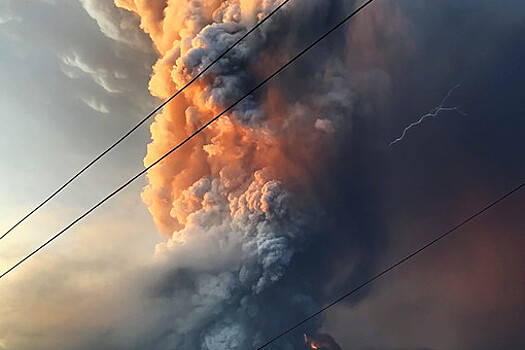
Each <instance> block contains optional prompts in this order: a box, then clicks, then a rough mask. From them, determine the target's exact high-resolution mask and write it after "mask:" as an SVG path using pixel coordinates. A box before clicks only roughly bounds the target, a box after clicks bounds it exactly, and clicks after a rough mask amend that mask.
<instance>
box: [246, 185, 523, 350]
mask: <svg viewBox="0 0 525 350" xmlns="http://www.w3.org/2000/svg"><path fill="white" fill-rule="evenodd" d="M524 186H525V183H522V184H521V185H518V186H516V187H514V188H513V189H512V190H510V191H509V192H507V193H506V194H505V195H503V196H501V197H500V198H498V199H497V200H495V201H494V202H492V203H490V204H489V205H487V206H486V207H484V208H483V209H481V210H479V211H478V212H476V213H475V214H473V215H471V216H469V217H468V218H466V219H465V220H463V221H461V222H460V223H459V224H457V225H456V226H454V227H452V228H451V229H450V230H448V231H447V232H445V233H443V234H442V235H440V236H438V237H437V238H435V239H433V240H432V241H430V242H428V243H427V244H425V245H424V246H422V247H421V248H419V249H417V250H416V251H414V252H413V253H410V254H409V255H407V256H405V257H404V258H402V259H401V260H399V261H398V262H396V263H395V264H393V265H391V266H390V267H388V268H386V269H384V270H383V271H381V272H379V273H378V274H376V275H374V276H373V277H371V278H370V279H368V280H367V281H365V282H363V283H361V284H360V285H359V286H357V287H355V288H354V289H352V290H351V291H349V292H347V293H346V294H344V295H343V296H341V297H339V298H338V299H336V300H334V301H332V302H331V303H330V304H328V305H326V306H325V307H323V308H321V309H319V310H318V311H316V312H314V313H313V314H311V315H310V316H308V317H306V318H305V319H304V320H302V321H301V322H298V323H296V324H295V325H293V326H292V327H290V328H288V329H287V330H285V331H284V332H282V333H280V334H279V335H277V336H275V337H274V338H272V339H271V340H269V341H268V342H266V343H264V345H262V346H260V347H258V348H257V349H256V350H261V349H264V348H265V347H267V346H268V345H270V344H272V343H273V342H275V341H277V340H278V339H280V338H282V337H284V336H285V335H287V334H288V333H290V332H292V331H293V330H295V329H297V328H298V327H300V326H302V325H303V324H305V323H306V322H308V321H310V320H311V319H313V318H315V317H317V316H319V315H320V314H322V313H323V312H325V311H326V310H328V309H330V308H332V307H333V306H335V305H336V304H338V303H340V302H341V301H343V300H344V299H346V298H348V297H349V296H351V295H352V294H354V293H356V292H357V291H359V290H361V289H363V288H364V287H365V286H367V285H369V284H370V283H372V282H374V281H375V280H377V279H379V278H380V277H382V276H384V275H386V274H387V273H389V272H390V271H392V270H394V269H395V268H397V267H399V266H400V265H402V264H403V263H405V262H407V261H408V260H410V259H412V258H413V257H415V256H416V255H418V254H420V253H422V252H423V251H424V250H426V249H428V248H430V247H431V246H433V245H434V244H436V243H438V242H439V241H441V240H443V239H444V238H445V237H447V236H448V235H450V234H451V233H452V232H454V231H456V230H457V229H459V228H460V227H461V226H463V225H465V224H467V223H468V222H470V221H472V220H474V219H475V218H476V217H478V216H480V215H481V214H483V213H485V212H486V211H488V210H489V209H491V208H492V207H494V206H495V205H496V204H498V203H500V202H501V201H503V200H505V199H507V198H508V197H510V196H511V195H513V194H514V193H516V192H518V191H519V190H521V189H522V188H523V187H524Z"/></svg>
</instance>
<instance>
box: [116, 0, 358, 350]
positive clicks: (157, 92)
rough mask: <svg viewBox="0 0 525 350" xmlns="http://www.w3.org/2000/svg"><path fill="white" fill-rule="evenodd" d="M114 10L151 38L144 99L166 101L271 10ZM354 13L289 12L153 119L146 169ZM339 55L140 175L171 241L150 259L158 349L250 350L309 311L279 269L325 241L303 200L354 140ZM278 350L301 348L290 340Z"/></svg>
mask: <svg viewBox="0 0 525 350" xmlns="http://www.w3.org/2000/svg"><path fill="white" fill-rule="evenodd" d="M115 3H116V4H117V5H118V6H120V7H123V8H126V9H128V10H130V11H133V12H135V13H136V14H137V15H138V16H139V17H140V19H141V26H142V28H143V30H144V31H145V32H146V33H147V34H148V35H149V36H150V37H151V39H152V41H153V44H154V46H155V48H156V50H157V52H158V56H159V59H158V61H157V63H156V64H155V65H154V67H153V75H152V77H151V81H150V86H149V88H150V91H151V93H152V94H153V95H154V96H157V97H159V98H160V99H163V100H164V99H167V98H169V97H170V96H171V95H172V94H173V93H175V92H176V91H177V89H179V88H181V87H182V86H183V85H184V84H185V83H186V82H188V81H189V80H190V79H191V78H192V77H193V76H195V75H196V74H197V73H198V72H199V71H200V70H202V69H203V68H204V67H206V66H207V65H208V64H209V63H210V62H211V61H212V60H214V59H215V58H216V57H217V56H218V55H219V54H220V53H222V52H223V51H224V50H226V49H227V48H228V47H229V46H230V45H231V44H232V43H234V42H235V41H236V40H237V39H238V38H239V37H240V36H242V35H243V34H244V33H245V32H246V31H247V30H248V29H249V28H250V27H251V26H253V25H254V24H255V23H256V22H257V21H259V20H261V19H262V18H264V17H265V16H266V15H267V14H268V13H269V12H270V11H272V10H273V9H274V8H275V7H276V6H278V5H279V3H280V1H278V0H227V1H219V0H150V1H144V0H115ZM351 3H352V2H351V1H346V2H345V1H326V0H294V1H292V2H291V4H290V6H287V7H286V8H285V9H283V10H282V12H281V13H280V14H278V15H277V16H275V17H274V18H272V20H271V21H270V22H269V23H267V24H265V25H264V26H263V28H261V29H260V30H258V31H257V32H256V33H254V34H253V35H252V36H250V37H249V38H248V39H247V40H245V41H244V42H242V43H241V44H240V45H238V46H237V47H236V48H235V49H234V50H232V51H231V52H230V53H229V54H228V55H227V57H225V58H224V59H222V60H221V61H220V62H219V63H218V64H216V65H215V66H214V67H213V68H212V69H211V70H210V71H209V72H208V73H207V74H206V75H205V77H203V78H201V79H199V81H197V82H195V83H194V84H193V85H191V86H190V87H189V88H188V89H186V90H185V92H184V96H183V97H182V96H181V98H179V99H177V100H175V101H173V102H172V103H170V104H169V105H167V106H166V107H165V108H164V110H163V112H162V113H160V114H158V115H157V116H156V119H155V122H154V123H153V124H152V126H151V135H152V142H151V143H150V144H149V145H148V152H147V156H146V158H145V161H144V163H145V165H149V164H151V163H152V162H153V161H155V160H156V159H157V158H159V157H160V156H161V155H163V154H164V153H166V152H167V151H169V150H170V149H171V148H172V147H173V146H175V145H176V144H177V143H178V142H180V141H181V140H183V139H184V138H185V137H186V136H188V135H189V134H191V133H192V132H194V131H195V130H196V129H197V128H199V127H200V126H201V125H203V124H204V123H205V122H207V121H208V120H209V119H211V118H212V117H213V116H214V115H216V114H218V113H219V112H221V111H222V110H223V109H224V108H226V107H228V106H229V105H230V104H231V103H233V102H234V101H236V100H237V99H238V98H240V97H241V96H242V95H243V94H244V93H245V92H246V91H248V90H249V89H250V88H251V87H253V86H254V85H255V84H256V83H257V82H258V81H260V80H262V79H263V78H264V77H265V76H266V75H268V74H269V73H271V72H272V71H274V70H275V69H277V68H278V67H279V66H281V65H282V64H283V63H284V62H286V61H287V60H288V59H289V58H290V57H292V55H294V54H295V52H297V51H298V49H300V48H302V47H304V46H305V44H307V43H308V42H309V41H310V40H311V39H313V38H314V37H315V36H317V35H318V34H319V33H321V32H323V31H324V30H325V29H326V27H327V26H329V25H331V24H332V23H333V21H331V20H330V19H331V16H332V14H334V13H340V12H341V10H342V7H344V6H349V5H350V4H351ZM333 40H338V39H337V38H335V39H333ZM343 43H344V41H343V42H337V43H336V42H335V41H328V42H327V43H325V44H323V45H324V47H321V48H320V49H319V50H317V51H316V52H315V53H312V54H313V56H312V57H309V58H305V59H304V60H302V61H301V62H298V63H299V65H298V66H296V67H291V68H290V69H289V70H288V71H287V72H285V74H284V75H283V76H281V77H279V79H278V80H276V81H275V82H272V83H271V84H269V85H268V86H267V87H266V88H265V89H264V90H263V91H261V92H260V93H257V94H255V95H254V96H252V97H250V98H249V99H246V100H245V101H244V102H242V103H241V104H239V105H238V106H237V107H236V108H235V110H233V111H232V112H231V113H229V114H227V115H224V116H223V117H222V118H221V119H219V120H218V121H217V122H216V123H214V124H213V125H212V126H210V127H209V128H207V129H206V130H205V131H204V132H202V133H200V134H199V135H198V136H197V137H195V138H194V139H193V140H192V141H191V142H190V143H189V144H187V145H185V146H184V147H182V148H181V149H180V150H179V151H177V153H175V154H174V155H172V156H171V157H169V158H168V159H166V160H164V161H163V162H162V163H161V164H159V165H158V166H156V167H154V168H153V169H151V170H150V171H149V172H148V182H149V184H148V185H147V186H146V188H145V189H144V191H143V194H142V198H143V200H144V202H145V203H146V205H147V206H148V208H149V211H150V212H151V215H152V216H153V219H154V221H155V224H156V225H157V227H158V229H159V230H160V231H161V233H162V234H163V235H165V236H166V237H167V241H166V242H165V243H163V244H160V245H158V246H157V254H158V255H159V256H161V257H163V258H164V259H166V261H168V263H169V266H171V271H172V272H171V274H170V276H171V277H170V278H167V279H166V281H165V283H166V284H169V285H167V286H165V288H159V290H162V291H163V292H162V293H163V295H162V297H163V298H167V299H168V300H170V303H171V304H170V305H171V307H172V311H169V312H168V313H169V314H170V315H169V316H166V319H168V321H166V324H165V329H164V331H163V332H162V335H161V337H162V339H161V340H160V341H161V342H162V344H164V345H163V346H165V347H166V348H173V347H175V348H176V349H196V348H199V349H210V350H211V349H213V350H220V349H225V350H226V349H228V350H231V349H249V348H253V347H254V346H257V345H260V344H261V343H263V342H264V341H265V340H267V339H268V338H269V337H271V336H273V335H275V334H276V333H277V332H278V331H279V330H282V328H283V327H285V326H288V325H289V324H290V323H292V322H294V321H296V320H297V319H299V318H300V317H303V316H304V315H306V314H309V313H311V312H312V311H313V310H314V309H315V308H316V307H317V306H316V304H315V301H314V298H313V297H312V295H311V290H310V287H307V286H305V285H301V284H300V283H299V284H298V283H297V276H291V272H289V271H290V270H289V266H290V264H291V262H292V261H293V259H294V256H295V255H296V254H297V253H298V252H301V251H303V250H304V249H306V247H308V242H309V240H310V238H311V237H312V236H313V235H316V234H320V233H322V232H323V230H322V225H321V224H319V223H320V222H322V208H319V205H318V204H317V203H318V202H319V201H318V196H319V195H318V194H316V193H315V191H312V188H313V186H314V185H315V184H316V183H317V182H318V181H320V180H319V179H321V178H322V175H323V174H322V170H321V169H322V168H323V165H324V163H325V162H326V161H327V159H328V158H329V157H330V156H331V155H332V154H334V151H333V149H334V147H335V148H336V146H337V144H338V141H337V140H338V139H340V138H341V137H342V136H343V137H344V136H348V134H349V131H350V125H351V122H350V117H351V110H352V105H353V101H354V95H353V93H352V92H351V90H350V88H349V86H348V83H347V80H348V79H347V77H346V74H347V73H346V69H345V68H344V65H343V64H341V62H344V59H343V57H341V54H339V53H337V52H340V51H339V49H340V47H341V45H342V44H343ZM336 49H337V51H336ZM330 51H333V52H332V53H330ZM317 326H318V324H317V325H316V324H315V323H314V324H311V325H310V326H309V329H307V331H314V330H315V327H317ZM279 346H280V347H279V348H282V349H293V348H300V347H301V346H304V341H303V339H302V335H301V334H299V336H298V337H290V339H285V340H283V341H282V342H281V343H280V345H279Z"/></svg>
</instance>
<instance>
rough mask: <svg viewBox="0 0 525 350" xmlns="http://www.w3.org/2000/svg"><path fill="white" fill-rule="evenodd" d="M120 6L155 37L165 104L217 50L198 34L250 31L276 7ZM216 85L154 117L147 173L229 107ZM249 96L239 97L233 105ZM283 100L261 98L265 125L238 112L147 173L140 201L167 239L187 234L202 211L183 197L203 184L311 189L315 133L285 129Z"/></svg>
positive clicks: (121, 1)
mask: <svg viewBox="0 0 525 350" xmlns="http://www.w3.org/2000/svg"><path fill="white" fill-rule="evenodd" d="M115 3H116V4H117V6H120V7H123V8H125V9H128V10H130V11H133V12H135V13H136V14H137V15H138V16H139V17H140V20H141V27H142V28H143V30H144V31H145V32H146V33H148V34H149V36H150V37H151V40H152V42H153V45H154V47H155V48H156V50H157V53H158V55H159V59H158V61H157V62H156V64H155V65H154V67H153V74H152V76H151V80H150V84H149V89H150V91H151V93H152V95H154V96H157V97H159V98H160V99H163V100H165V99H167V98H169V97H170V96H171V95H173V94H174V93H175V92H176V91H177V89H179V88H181V87H182V86H183V85H184V84H185V83H187V82H188V81H189V80H190V79H191V78H192V77H193V76H194V75H195V74H197V73H198V71H199V70H200V69H202V66H201V64H200V63H199V64H198V68H199V69H194V68H195V67H194V66H192V64H194V63H195V62H194V61H192V60H194V56H195V57H197V56H198V55H199V54H200V53H201V52H207V51H206V50H210V46H212V44H213V43H210V42H209V41H207V39H205V38H203V37H202V35H201V34H202V31H203V30H205V29H206V28H207V27H206V26H208V28H212V27H211V26H213V25H216V26H219V25H224V26H225V27H226V31H227V32H228V33H229V31H232V30H234V29H235V28H237V27H240V26H241V25H243V24H242V23H245V24H246V23H250V24H251V25H253V23H255V22H256V21H257V20H258V19H260V18H261V15H262V13H263V12H262V10H263V9H264V10H265V11H267V9H266V8H273V7H274V6H275V4H277V3H278V1H274V4H272V1H269V2H263V1H256V0H253V1H250V0H242V1H239V2H234V1H231V2H222V1H217V0H207V1H206V0H201V1H186V0H179V1H166V0H155V1H147V2H146V1H141V0H134V1H133V0H115ZM232 28H233V29H232ZM225 48H226V47H224V48H221V49H220V50H218V52H216V53H213V54H212V53H210V54H209V55H210V57H211V56H213V57H216V56H217V55H218V54H220V52H222V51H223V50H224V49H225ZM198 57H200V56H198ZM225 69H230V68H225ZM228 74H229V73H228ZM232 74H233V73H232ZM261 74H263V75H264V72H261ZM226 78H228V75H226ZM217 79H218V80H221V79H225V78H224V77H223V76H221V75H216V73H215V72H214V71H213V69H212V70H211V71H210V72H208V73H207V74H206V75H205V76H204V77H203V78H202V79H199V81H197V82H195V83H194V84H192V85H191V86H190V87H189V88H187V89H186V90H185V91H184V94H183V96H180V97H179V98H177V99H176V100H175V101H172V102H171V103H170V104H169V105H168V106H166V107H165V108H164V110H163V111H162V112H161V113H159V114H158V115H157V116H156V118H155V122H154V123H153V124H152V126H151V137H152V142H151V143H150V144H149V145H148V149H147V155H146V158H145V160H144V163H145V165H146V166H147V165H149V164H151V163H153V162H154V161H155V160H156V159H158V158H160V157H161V156H162V155H164V154H165V153H166V152H168V151H169V150H170V149H172V148H173V147H174V146H175V145H176V144H178V143H179V142H180V141H182V140H183V139H185V138H186V137H187V136H188V135H190V134H192V133H193V132H194V131H195V130H196V129H198V128H199V127H200V126H201V125H203V124H205V123H206V122H207V121H208V120H210V119H211V118H213V116H215V115H217V114H218V113H220V112H221V111H222V110H223V109H224V108H225V107H226V106H225V105H224V104H223V103H221V102H219V101H218V99H220V97H221V96H218V97H217V96H215V95H213V93H212V92H213V91H212V87H211V85H212V84H215V83H216V82H217ZM227 87H228V88H229V85H228V86H227ZM235 88H237V87H235ZM225 89H226V87H225V88H224V90H225ZM218 90H219V89H218ZM210 91H212V92H210ZM219 92H222V90H219ZM227 92H228V91H227ZM244 92H245V91H240V93H239V94H238V96H237V97H235V98H238V97H241V96H242V94H243V93H244ZM280 95H282V94H281V93H280V92H279V91H278V88H272V89H270V91H269V92H268V93H267V94H266V95H264V96H262V97H261V99H262V101H261V102H260V107H259V108H260V110H261V113H262V114H263V117H262V118H263V119H264V125H261V124H257V123H251V122H249V123H246V122H244V123H243V122H240V121H239V120H238V119H237V118H236V117H235V112H232V113H229V114H228V115H224V116H223V117H222V118H221V119H219V120H218V121H217V122H215V123H214V124H212V125H211V126H210V127H208V128H207V129H206V130H204V131H203V132H202V133H200V134H199V135H197V137H195V138H194V139H193V140H191V141H190V142H189V143H188V144H186V145H185V146H184V147H182V148H180V149H179V150H178V151H177V155H176V156H172V157H168V158H167V159H165V160H164V161H163V162H162V163H161V164H159V165H158V166H156V167H154V168H152V169H151V170H150V171H149V172H148V182H149V184H148V186H147V187H146V188H145V189H144V191H143V194H142V198H143V201H144V202H145V203H146V204H147V206H148V209H149V211H150V212H151V214H152V216H153V218H154V221H155V224H156V225H157V227H158V228H159V230H160V231H161V232H162V233H163V234H165V235H168V236H171V235H172V234H173V232H175V231H177V230H180V229H181V228H183V227H184V225H185V224H186V222H187V219H188V215H190V214H191V213H193V212H194V211H195V210H197V209H198V208H199V207H200V205H201V204H199V203H196V202H194V201H193V202H192V201H191V200H188V199H187V198H189V197H188V196H187V195H186V194H185V193H187V191H188V189H189V188H190V187H191V186H192V184H194V183H196V182H197V181H199V180H200V179H202V178H203V177H206V176H211V177H213V178H219V179H220V180H221V182H222V183H223V185H224V186H225V187H226V188H227V190H228V191H229V192H232V193H237V192H238V191H242V189H243V186H244V187H246V186H247V184H248V183H249V182H250V181H251V180H252V179H253V174H254V173H255V172H257V171H259V170H262V169H265V173H266V174H271V176H270V177H272V178H273V179H278V180H285V181H286V182H287V183H293V184H295V185H297V184H301V183H302V184H303V185H304V184H305V183H306V182H307V181H306V180H305V179H306V178H307V174H308V171H306V170H307V169H309V168H311V167H312V166H313V164H314V163H319V160H320V157H318V155H319V154H316V152H315V147H312V146H311V145H308V146H307V144H308V143H316V142H315V141H316V140H313V139H308V138H307V137H311V136H307V135H311V134H312V133H311V132H307V131H306V130H302V129H303V128H305V127H303V126H302V124H301V123H300V122H298V121H297V120H296V121H294V123H295V124H294V127H293V128H292V127H289V126H288V127H287V126H286V125H284V126H283V119H284V117H285V116H288V115H289V110H288V108H289V107H288V105H287V103H286V101H284V100H282V97H279V96H280ZM299 164H301V165H299ZM190 197H191V196H190Z"/></svg>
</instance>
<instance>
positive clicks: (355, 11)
mask: <svg viewBox="0 0 525 350" xmlns="http://www.w3.org/2000/svg"><path fill="white" fill-rule="evenodd" d="M374 1H375V0H367V1H366V2H364V3H363V4H362V5H361V6H359V7H358V8H356V9H355V10H354V11H353V12H352V13H350V14H349V15H348V16H346V17H345V18H344V19H343V20H342V21H341V22H339V23H338V24H336V25H335V26H334V27H332V28H331V29H330V30H328V31H327V32H326V33H324V34H323V35H321V36H320V37H319V38H318V39H316V40H315V41H314V42H312V43H311V44H310V45H308V46H307V47H306V48H305V49H303V50H302V51H301V52H299V53H298V54H297V55H296V56H294V57H293V58H292V59H291V60H290V61H288V62H287V63H286V64H285V65H283V66H282V67H281V68H279V69H277V70H276V71H275V72H273V73H272V74H271V75H269V76H268V77H267V78H266V79H264V80H263V81H261V82H260V83H259V84H257V85H256V86H255V87H254V88H252V89H251V90H250V91H248V92H247V93H246V94H245V95H244V96H243V97H241V98H240V99H238V100H237V101H236V102H235V103H233V104H232V105H230V106H229V107H228V108H226V109H225V110H223V111H222V112H221V113H219V114H218V115H217V116H215V117H213V118H212V119H211V120H209V121H208V122H207V123H206V124H204V125H203V126H201V127H200V128H199V129H197V130H196V131H195V132H194V133H192V134H191V135H190V136H188V137H186V138H185V139H184V140H183V141H182V142H180V143H179V144H178V145H176V146H175V147H173V148H172V149H171V150H170V151H169V152H167V153H166V154H164V155H163V156H162V157H160V158H159V159H157V160H156V161H154V162H153V163H152V164H150V165H149V166H147V167H146V168H144V169H143V170H142V171H140V172H139V173H138V174H137V175H135V176H133V177H132V178H131V179H129V180H128V181H126V182H125V183H124V184H122V185H121V186H120V187H118V188H117V189H116V190H114V191H113V192H111V193H110V194H108V195H107V196H106V197H104V199H102V200H101V201H100V202H98V203H97V204H95V205H94V206H93V207H91V209H89V210H88V211H86V212H84V214H82V215H80V216H79V217H78V218H76V219H75V220H73V221H72V222H71V223H70V224H69V225H67V226H66V227H64V228H63V229H62V230H60V231H59V232H58V233H57V234H55V235H54V236H53V237H51V238H50V239H48V240H47V241H46V242H45V243H43V244H42V245H40V246H39V247H38V248H37V249H35V250H33V251H32V252H31V253H29V254H28V255H26V256H25V257H24V258H23V259H22V260H20V261H18V262H17V263H16V264H14V265H13V266H11V267H10V268H9V269H7V270H6V271H5V272H4V273H2V274H1V275H0V279H2V278H4V277H5V276H6V275H7V274H8V273H10V272H12V271H13V270H14V269H16V268H17V267H18V266H20V265H22V264H23V263H24V262H25V261H26V260H28V259H30V258H31V257H32V256H33V255H35V254H36V253H38V252H39V251H40V250H42V249H43V248H44V247H46V246H47V245H48V244H50V243H51V242H53V241H54V240H55V239H57V238H58V237H60V236H61V235H62V234H64V232H66V231H67V230H69V229H70V228H71V227H73V226H74V225H75V224H76V223H78V222H79V221H80V220H82V219H84V218H85V217H86V216H88V215H89V214H90V213H92V212H93V211H94V210H96V209H97V208H98V207H100V206H101V205H102V204H104V203H105V202H107V201H108V200H109V199H110V198H112V197H113V196H115V195H116V194H117V193H119V192H120V191H122V190H123V189H124V188H126V187H127V186H129V185H130V184H131V183H132V182H134V181H135V180H136V179H138V178H139V177H141V176H142V175H144V174H145V173H146V172H147V171H148V170H149V169H151V168H153V167H154V166H155V165H157V164H159V163H160V162H162V161H163V160H164V159H165V158H167V157H168V156H169V155H171V154H172V153H173V152H175V151H176V150H178V149H179V148H180V147H182V146H183V145H185V144H186V143H187V142H188V141H190V140H191V139H192V138H194V137H195V136H196V135H197V134H199V133H200V132H201V131H203V130H204V129H206V128H207V127H208V126H209V125H210V124H212V123H213V122H215V121H216V120H217V119H219V118H220V117H222V116H223V115H224V114H225V113H227V112H228V111H230V110H231V109H233V108H234V107H235V106H237V105H238V104H239V103H240V102H241V101H243V100H244V99H245V98H247V97H248V96H250V95H251V94H253V93H254V92H255V91H257V90H258V89H259V88H261V87H262V86H263V85H265V84H266V83H267V82H268V81H270V80H271V79H273V78H274V77H275V76H276V75H278V74H279V73H280V72H282V71H283V70H285V69H286V68H287V67H288V66H290V65H291V64H292V63H294V62H295V61H296V60H298V59H299V58H300V57H302V56H303V55H304V54H305V53H306V52H308V51H309V50H311V49H312V48H313V47H314V46H316V45H317V44H318V43H319V42H321V41H322V40H324V39H325V38H326V37H327V36H329V35H330V34H332V33H333V32H334V31H336V30H337V29H339V28H340V27H341V26H342V25H343V24H345V23H346V22H347V21H348V20H350V19H351V18H352V17H354V16H355V15H357V14H358V13H359V12H361V11H362V10H363V9H364V8H366V7H367V6H368V5H370V4H371V3H372V2H374Z"/></svg>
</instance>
